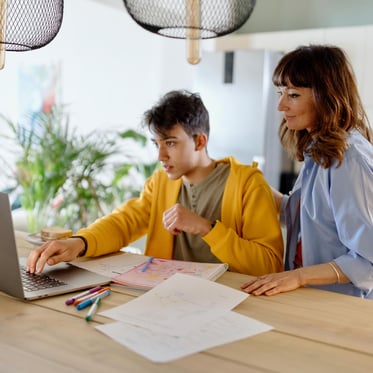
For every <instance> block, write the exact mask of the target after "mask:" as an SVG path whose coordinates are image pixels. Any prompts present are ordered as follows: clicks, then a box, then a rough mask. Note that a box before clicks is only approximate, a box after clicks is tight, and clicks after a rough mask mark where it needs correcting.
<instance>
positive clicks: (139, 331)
mask: <svg viewBox="0 0 373 373" xmlns="http://www.w3.org/2000/svg"><path fill="white" fill-rule="evenodd" d="M96 328H97V329H98V330H99V331H101V332H102V333H104V334H106V335H107V336H109V337H111V338H112V339H113V340H115V341H116V342H118V343H120V344H121V345H123V346H125V347H127V348H128V349H130V350H132V351H134V352H136V353H138V354H139V355H141V356H143V357H145V358H147V359H149V360H151V361H154V362H157V363H165V362H169V361H172V360H175V359H178V358H181V357H184V356H188V355H191V354H193V353H196V352H199V351H203V350H206V349H208V348H211V347H215V346H219V345H222V344H226V343H230V342H233V341H236V340H240V339H243V338H247V337H251V336H253V335H256V334H259V333H263V332H266V331H269V330H271V329H272V327H271V326H269V325H266V324H263V323H261V322H259V321H256V320H254V319H252V318H250V317H246V316H243V315H240V314H238V313H236V312H233V311H228V312H227V313H226V314H225V315H223V316H221V317H219V318H218V319H214V320H212V321H209V322H206V323H205V324H204V325H203V326H201V327H196V328H191V329H190V330H189V332H188V333H187V334H185V335H181V336H180V335H177V334H175V335H169V334H164V333H155V332H154V331H153V330H151V329H148V328H144V327H142V326H139V325H131V324H127V323H123V322H115V323H110V324H105V325H99V326H97V327H96Z"/></svg>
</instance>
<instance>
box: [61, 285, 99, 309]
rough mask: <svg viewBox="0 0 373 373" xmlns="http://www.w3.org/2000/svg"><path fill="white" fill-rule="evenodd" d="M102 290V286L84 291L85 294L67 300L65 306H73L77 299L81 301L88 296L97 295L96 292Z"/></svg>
mask: <svg viewBox="0 0 373 373" xmlns="http://www.w3.org/2000/svg"><path fill="white" fill-rule="evenodd" d="M101 289H102V286H96V287H94V288H93V289H89V290H86V291H83V293H80V294H78V295H75V296H74V297H72V298H69V299H66V301H65V304H66V305H69V304H73V303H74V301H75V300H77V299H79V298H82V297H85V296H86V295H89V294H92V293H95V292H96V291H99V290H101Z"/></svg>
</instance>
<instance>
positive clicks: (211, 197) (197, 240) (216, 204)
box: [173, 163, 230, 263]
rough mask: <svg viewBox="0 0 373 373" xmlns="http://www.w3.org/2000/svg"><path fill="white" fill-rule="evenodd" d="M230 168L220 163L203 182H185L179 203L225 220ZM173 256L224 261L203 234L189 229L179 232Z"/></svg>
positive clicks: (205, 215) (211, 216) (179, 258)
mask: <svg viewBox="0 0 373 373" xmlns="http://www.w3.org/2000/svg"><path fill="white" fill-rule="evenodd" d="M229 171H230V167H229V164H226V163H218V164H217V166H216V167H215V169H214V170H213V171H212V172H211V173H210V174H209V175H208V177H207V178H206V179H205V180H203V181H202V182H201V183H199V184H196V185H193V184H186V183H183V184H182V187H181V190H180V194H179V198H178V203H180V204H181V205H183V206H185V207H187V208H189V209H190V210H191V211H193V212H194V213H196V214H197V215H200V216H202V217H204V218H206V219H208V220H210V221H211V222H214V221H215V220H221V204H222V198H223V193H224V189H225V183H226V181H227V178H228V175H229ZM173 258H174V259H178V260H188V261H193V262H208V263H220V261H219V259H218V258H217V257H216V256H215V255H213V254H212V253H211V251H210V247H209V246H208V245H207V244H206V243H205V241H203V240H202V238H201V236H200V235H199V234H191V233H186V232H182V233H180V234H179V235H177V236H175V238H174V255H173Z"/></svg>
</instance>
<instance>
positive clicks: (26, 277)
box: [21, 267, 66, 291]
mask: <svg viewBox="0 0 373 373" xmlns="http://www.w3.org/2000/svg"><path fill="white" fill-rule="evenodd" d="M21 277H22V284H23V287H24V289H25V290H27V291H35V290H42V289H50V288H55V287H58V286H62V285H66V283H65V282H63V281H60V280H57V279H55V278H52V277H49V276H48V275H46V274H43V273H41V274H38V273H29V272H27V271H26V268H25V267H22V268H21Z"/></svg>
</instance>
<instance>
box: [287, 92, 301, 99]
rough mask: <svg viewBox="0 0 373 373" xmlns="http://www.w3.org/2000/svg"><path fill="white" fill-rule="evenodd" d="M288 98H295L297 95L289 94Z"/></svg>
mask: <svg viewBox="0 0 373 373" xmlns="http://www.w3.org/2000/svg"><path fill="white" fill-rule="evenodd" d="M289 97H290V98H297V97H299V95H298V93H289Z"/></svg>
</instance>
